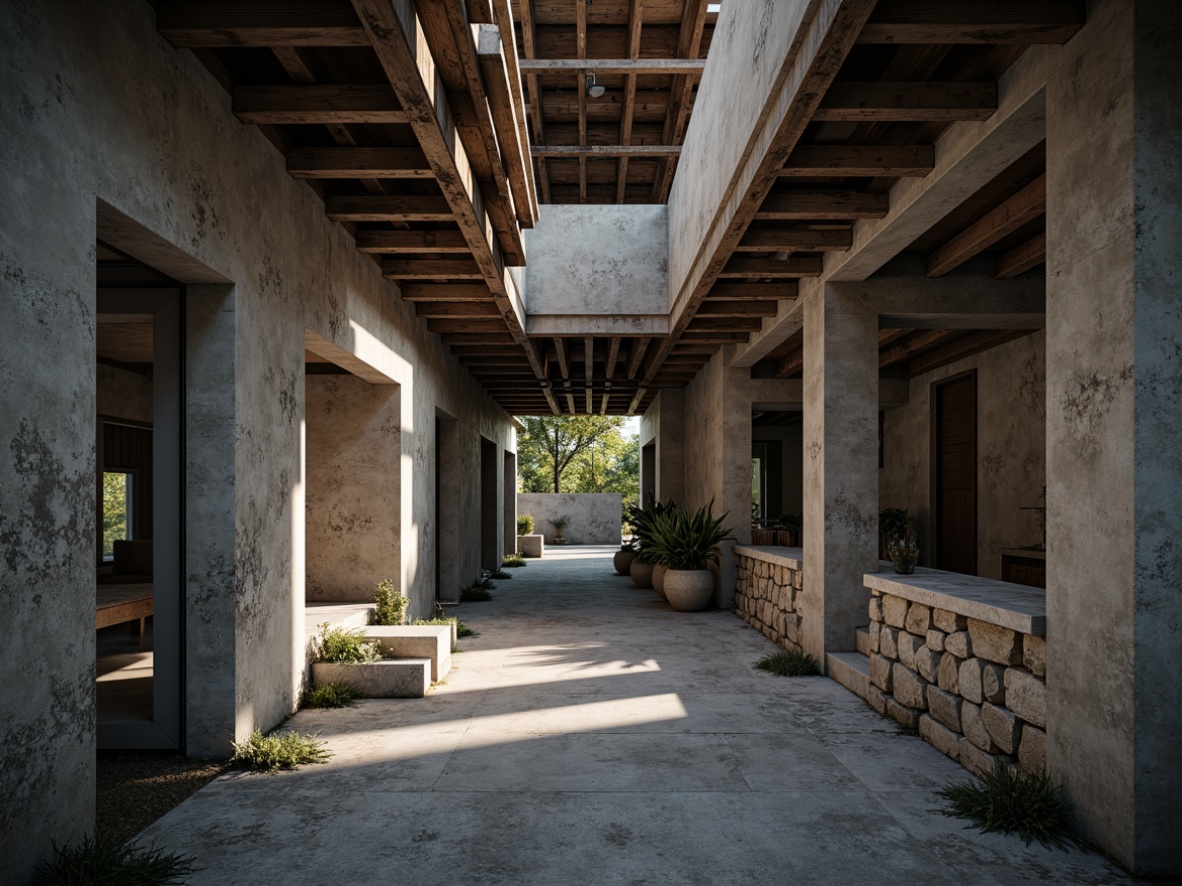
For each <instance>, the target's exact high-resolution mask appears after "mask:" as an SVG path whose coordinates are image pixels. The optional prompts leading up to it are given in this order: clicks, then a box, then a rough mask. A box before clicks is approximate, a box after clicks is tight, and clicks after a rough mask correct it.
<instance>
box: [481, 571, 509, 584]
mask: <svg viewBox="0 0 1182 886" xmlns="http://www.w3.org/2000/svg"><path fill="white" fill-rule="evenodd" d="M486 574H487V575H488V577H489V578H495V579H496V580H497V581H504V580H505V579H507V578H512V577H513V573H511V572H506V571H505V570H504V569H496V570H493V571H491V572H488V573H486Z"/></svg>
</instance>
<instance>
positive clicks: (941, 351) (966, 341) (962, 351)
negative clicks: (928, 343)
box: [903, 329, 1034, 378]
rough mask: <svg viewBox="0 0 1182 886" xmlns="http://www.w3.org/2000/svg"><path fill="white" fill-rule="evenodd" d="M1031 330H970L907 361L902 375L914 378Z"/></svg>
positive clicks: (994, 346) (1020, 336)
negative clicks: (948, 342)
mask: <svg viewBox="0 0 1182 886" xmlns="http://www.w3.org/2000/svg"><path fill="white" fill-rule="evenodd" d="M1033 331H1034V330H1032V329H982V330H978V331H976V332H970V333H969V334H968V335H966V336H963V337H962V338H959V339H957V340H956V341H953V342H951V343H950V344H947V345H944V346H943V347H936V348H933V349H932V350H930V351H928V352H927V353H924V354H919V355H917V356H916V357H914V358H913V359H911V360H910V361H908V363H907V365H906V366H904V367H903V377H904V378H915V377H916V376H918V375H923V374H924V373H925V372H931V371H932V370H933V369H939V368H940V367H941V366H947V365H948V364H949V363H954V362H956V361H957V360H963V359H965V358H966V357H972V356H973V355H974V354H979V353H981V352H982V351H987V350H989V349H990V348H996V347H997V346H998V345H1001V344H1005V343H1006V342H1008V341H1013V340H1014V339H1017V338H1022V337H1023V336H1026V335H1030V333H1031V332H1033Z"/></svg>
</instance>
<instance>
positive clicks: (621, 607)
mask: <svg viewBox="0 0 1182 886" xmlns="http://www.w3.org/2000/svg"><path fill="white" fill-rule="evenodd" d="M611 554H612V551H611V549H608V548H601V549H598V550H595V549H579V548H574V549H571V548H567V549H564V550H561V551H554V552H553V554H552V556H551V557H550V558H549V559H547V560H546V561H545V562H531V563H530V565H529V566H528V567H527V568H526V569H519V570H516V571H515V572H514V578H513V581H510V582H504V583H503V584H501V585H500V586H499V588H498V590H497V593H496V598H495V599H494V600H493V601H492V602H490V603H480V604H471V605H466V606H462V607H461V610H460V615H461V617H462V618H463V619H464V621H465V622H467V623H468V624H471V625H472V626H473V627H475V628H476V629H477V631H479V635H478V636H476V637H473V638H470V639H466V640H463V641H461V647H462V649H463V650H464V651H463V652H462V653H461V654H459V655H458V656H456V660H455V666H454V668H453V670H452V673H451V675H450V676H449V677H448V679H447V681H446V683H444V684H443V685H441V686H437V687H435V688H434V689H433V690H432V691H431V692H430V693H429V695H428V696H427V697H426V698H424V699H417V700H407V701H384V700H381V701H379V700H374V701H365V702H361V703H360V704H358V705H357V706H356V707H354V708H351V709H344V710H337V711H315V710H308V711H301V712H300V713H299V714H297V715H296V717H295V718H294V719H293V720H292V721H291V723H290V724H289V725H290V726H291V727H293V728H296V729H299V730H301V731H304V732H316V733H319V734H320V736H321V738H323V739H325V740H326V741H327V742H328V744H329V747H330V748H331V749H332V750H333V752H334V754H335V756H334V757H333V758H332V760H330V761H329V763H327V764H326V765H323V766H311V767H307V768H305V769H302V770H299V771H296V772H287V773H280V774H277V775H274V776H229V777H226V778H222V779H219V780H218V781H215V782H214V783H212V784H211V785H209V786H207V787H206V788H204V789H203V790H201V791H199V792H198V793H197V794H196V795H195V796H193V797H192V798H190V799H189V800H187V801H186V802H185V803H183V804H182V805H181V806H179V807H178V808H177V809H175V810H173V811H172V812H171V813H169V814H168V815H167V816H165V818H163V819H161V820H160V821H159V822H157V823H156V824H155V825H153V826H152V827H151V828H149V829H148V830H147V831H146V832H145V833H144V834H143V837H144V839H146V840H154V841H157V842H159V843H160V844H162V845H163V846H165V847H166V848H169V849H176V850H183V851H185V852H191V853H194V854H196V856H197V863H198V865H200V866H201V867H202V868H204V870H202V871H201V872H199V873H198V874H197V875H196V876H195V877H193V878H192V880H191V881H190V882H191V883H192V884H193V886H205V884H221V883H228V882H237V881H238V880H239V879H240V878H241V872H242V871H244V870H249V871H250V872H251V879H252V881H254V882H257V883H258V884H260V886H268V884H280V883H282V884H285V886H286V884H291V886H303V884H321V883H325V882H330V881H331V882H341V883H345V882H350V883H351V882H362V881H365V880H366V879H367V878H369V879H372V873H373V871H374V870H379V869H387V868H388V869H391V870H393V869H396V870H397V871H398V881H399V882H400V883H407V884H430V883H437V882H439V878H440V872H441V871H446V872H447V876H448V877H450V878H451V879H452V880H454V881H455V882H462V883H512V884H514V886H535V884H537V886H541V884H545V886H552V884H555V883H590V882H595V883H660V884H691V883H711V884H714V883H718V884H723V883H736V884H737V883H743V884H783V883H784V882H802V883H810V884H818V886H829V884H850V883H875V882H877V883H921V884H933V886H935V884H942V883H962V884H965V886H986V884H989V886H993V884H1001V883H1006V884H1009V883H1024V882H1033V881H1034V880H1036V879H1037V880H1038V881H1039V882H1047V883H1057V884H1071V886H1101V884H1103V886H1115V884H1123V883H1126V882H1129V881H1128V879H1127V878H1125V877H1123V876H1122V875H1121V874H1120V872H1119V871H1117V870H1116V869H1115V868H1114V867H1113V866H1112V865H1111V864H1109V863H1108V862H1106V861H1105V860H1104V859H1102V858H1100V857H1099V856H1097V855H1094V854H1091V853H1087V852H1083V851H1081V850H1072V851H1070V852H1067V853H1064V852H1060V851H1058V850H1051V849H1043V848H1041V847H1040V846H1039V845H1038V844H1037V843H1036V844H1034V845H1032V846H1026V845H1024V844H1023V843H1022V841H1021V840H1020V839H1019V838H1018V837H1017V836H1005V835H1000V834H979V833H976V832H975V831H966V830H964V827H963V826H964V822H962V821H959V820H957V819H951V818H946V817H944V816H943V815H941V814H940V813H939V811H938V809H939V804H940V801H939V800H938V799H937V798H936V796H935V794H934V791H935V790H936V789H937V788H938V787H940V786H941V785H943V784H944V783H945V782H947V781H951V780H956V781H962V780H964V779H965V773H964V770H963V769H961V768H960V767H959V766H958V765H957V764H956V763H954V762H953V761H951V760H949V759H948V758H946V757H945V756H943V755H942V754H941V753H940V752H939V751H937V750H936V749H935V748H932V747H931V746H929V745H927V744H926V743H925V742H923V741H922V740H921V739H919V738H913V737H908V736H905V735H901V734H899V732H898V731H897V729H896V728H895V726H894V724H893V723H890V722H888V721H886V720H884V719H882V718H881V717H879V716H878V715H876V714H875V713H873V712H872V711H871V710H870V709H869V708H867V707H866V706H865V705H864V704H863V703H862V702H861V701H860V700H858V699H857V698H856V697H855V696H853V695H852V694H851V693H849V692H847V691H846V690H844V689H843V688H841V687H840V686H839V685H837V684H836V683H834V682H832V681H830V680H827V679H824V678H819V677H812V678H800V679H781V678H776V677H772V676H770V675H768V674H764V673H761V672H758V671H755V670H753V669H752V665H753V664H754V663H755V662H756V661H757V660H758V659H759V658H760V657H761V656H762V655H764V654H765V653H767V652H770V651H773V650H774V648H775V647H774V646H773V645H772V644H771V643H770V642H769V641H767V640H765V639H764V638H763V637H762V636H761V635H760V634H758V633H757V632H756V631H754V630H752V629H751V628H749V627H747V626H746V625H745V624H743V623H742V622H741V621H740V620H739V619H738V618H736V617H734V616H733V615H730V614H728V613H722V612H703V613H675V612H673V611H671V610H670V609H669V607H668V606H667V605H666V604H664V603H663V602H661V601H660V600H658V599H657V598H656V597H655V595H652V594H643V593H638V592H637V591H636V590H635V589H633V588H632V587H631V583H630V582H629V580H628V579H627V578H626V577H624V576H616V575H613V574H612V569H611ZM786 761H787V762H786ZM494 811H495V812H494ZM391 822H398V823H400V824H399V826H397V827H391ZM346 844H347V845H357V846H364V847H366V848H365V851H364V852H341V851H340V848H341V846H342V845H346ZM277 854H278V855H277ZM276 857H283V858H290V859H293V861H292V863H290V864H276V863H275V859H276Z"/></svg>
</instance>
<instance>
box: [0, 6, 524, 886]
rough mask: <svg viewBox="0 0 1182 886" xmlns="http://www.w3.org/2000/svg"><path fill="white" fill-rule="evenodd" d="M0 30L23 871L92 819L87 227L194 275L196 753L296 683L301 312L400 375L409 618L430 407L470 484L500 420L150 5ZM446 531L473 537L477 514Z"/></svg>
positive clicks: (419, 581)
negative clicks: (167, 32) (168, 37)
mask: <svg viewBox="0 0 1182 886" xmlns="http://www.w3.org/2000/svg"><path fill="white" fill-rule="evenodd" d="M0 46H3V47H4V51H3V53H2V54H0V80H2V81H3V82H4V83H5V84H6V88H5V89H4V90H0V124H2V126H3V130H4V132H5V138H4V139H3V140H0V158H2V159H3V161H4V163H5V165H6V167H7V168H9V169H12V170H19V174H14V175H12V176H10V177H8V178H6V179H5V180H4V181H3V183H2V184H0V269H2V273H0V299H2V301H3V304H4V307H5V322H4V323H3V324H0V353H2V354H3V357H2V358H0V380H2V382H3V385H2V392H0V414H3V415H4V416H5V421H4V422H3V425H2V426H0V451H2V452H3V453H4V455H3V457H2V458H0V546H2V552H0V553H2V555H3V558H4V561H5V564H6V565H5V569H4V573H3V582H2V586H0V603H2V604H3V607H4V611H5V614H6V632H5V644H4V647H3V653H2V654H0V658H2V660H3V664H4V667H5V669H6V672H7V673H9V674H10V675H11V676H12V678H13V679H12V680H11V681H10V685H11V686H13V687H17V686H19V691H17V690H12V691H9V692H5V693H3V694H0V723H2V724H3V727H2V730H3V734H2V736H0V747H2V748H3V750H2V751H0V754H2V757H0V792H2V793H3V795H4V796H5V798H6V802H5V804H4V810H3V812H2V813H0V844H3V845H4V846H6V847H17V848H16V850H15V851H14V853H13V854H11V855H8V857H7V858H6V860H5V863H6V865H7V866H8V867H9V868H10V869H12V870H27V869H29V868H30V866H31V865H32V863H33V861H34V860H35V859H36V858H37V857H39V856H41V855H42V854H43V853H44V852H46V851H47V850H48V848H49V843H50V840H51V839H53V840H56V841H57V842H58V843H59V844H61V843H65V842H69V841H71V840H73V839H76V838H78V837H80V836H81V835H82V834H83V833H86V832H88V831H90V830H91V829H92V827H93V814H94V807H93V796H94V754H95V712H94V697H95V692H94V676H95V675H94V633H93V631H94V559H93V558H94V541H93V539H94V536H95V528H94V527H95V515H94V504H93V499H94V471H95V463H94V459H95V450H94V421H95V413H96V407H97V402H96V369H95V293H94V290H95V237H96V230H97V229H98V228H99V227H100V221H103V223H106V222H109V221H110V219H112V218H118V219H124V220H129V224H128V225H126V226H125V227H124V229H123V230H128V229H130V228H136V229H138V230H141V231H146V232H148V233H149V234H150V235H151V237H150V238H149V239H150V242H148V241H145V242H146V243H147V244H148V245H146V246H145V245H144V244H143V243H141V246H143V250H142V251H141V254H140V255H138V256H137V257H140V258H142V259H144V260H146V261H147V262H148V263H149V264H156V265H157V266H159V265H160V264H161V263H164V264H170V263H171V265H172V266H171V267H160V270H163V271H166V272H168V273H170V274H171V275H172V276H174V277H176V278H177V279H179V280H181V281H182V282H185V283H190V284H196V285H191V286H190V287H189V292H188V297H187V300H188V305H187V311H188V343H189V348H190V357H191V358H192V359H190V364H189V369H188V379H187V381H188V402H187V409H188V414H189V429H190V435H189V443H188V451H189V454H190V457H192V456H193V455H194V454H195V453H202V454H204V455H206V456H209V458H208V459H205V460H203V461H202V463H201V464H199V465H193V464H191V465H190V476H189V491H188V495H189V500H188V502H187V509H188V513H189V520H188V537H187V539H186V547H187V549H188V551H189V556H188V562H187V564H186V566H187V568H186V575H187V576H188V591H187V624H188V647H187V648H188V653H189V661H188V665H189V667H188V671H189V683H190V693H189V703H188V751H189V752H190V753H193V754H198V755H211V756H216V755H223V754H226V753H228V751H229V740H230V739H231V738H234V737H237V738H242V737H244V736H245V735H246V734H247V733H248V732H249V730H250V729H251V728H253V727H261V728H264V729H266V728H269V727H271V726H273V725H274V724H275V723H277V722H279V721H280V720H281V719H282V718H283V717H284V716H286V715H287V714H288V713H289V712H290V711H291V710H292V709H293V707H294V705H295V701H296V698H297V694H298V692H299V689H300V680H301V675H302V667H301V665H302V659H303V654H304V653H303V649H304V644H303V640H304V638H303V620H302V610H303V575H302V568H301V567H300V566H299V564H300V563H301V562H302V559H303V552H302V550H301V549H300V546H301V544H302V542H301V539H302V534H303V533H302V529H301V528H300V525H299V524H302V522H303V513H302V509H301V508H298V504H299V502H300V501H301V496H302V488H301V487H302V482H303V478H302V477H301V474H300V439H301V422H302V421H303V416H304V378H303V374H304V354H305V350H304V349H305V332H306V330H311V331H312V332H313V333H315V334H316V335H317V336H319V337H320V339H322V340H323V341H325V342H328V343H329V344H330V345H331V346H332V348H335V349H336V350H337V351H338V352H339V354H340V355H341V356H342V357H343V358H350V359H352V360H354V361H356V363H357V365H358V366H359V367H363V368H366V369H365V371H371V370H372V371H373V372H374V373H377V374H380V375H382V376H384V377H386V378H388V379H389V380H390V381H393V382H394V383H396V384H398V385H400V386H401V389H402V398H401V399H402V407H401V428H400V434H401V447H402V451H401V457H400V462H401V465H402V484H401V493H400V494H401V501H400V502H398V503H396V504H394V505H393V506H396V507H400V508H401V510H402V513H403V515H404V519H403V521H402V528H401V539H400V550H401V564H400V573H401V574H400V576H399V577H400V580H401V584H402V586H403V590H404V592H405V593H407V594H408V595H410V596H411V598H412V606H411V610H412V611H411V614H412V616H416V615H424V614H429V612H430V610H431V608H432V606H433V602H434V577H433V576H434V562H433V560H434V545H435V537H436V532H437V526H436V521H435V514H434V504H433V503H434V485H435V474H434V453H435V449H434V431H433V428H434V426H435V425H434V421H435V416H436V410H437V409H440V410H444V411H446V412H447V413H448V414H450V415H452V416H454V417H455V418H456V419H457V420H458V421H459V423H460V427H461V435H462V439H461V445H460V452H461V455H460V464H459V465H458V466H457V470H458V471H459V472H460V473H461V475H462V476H464V477H468V478H470V479H471V482H470V483H469V484H468V485H469V486H471V487H476V486H477V485H478V484H477V482H476V479H475V478H476V477H477V476H478V469H479V450H480V446H479V440H480V437H481V436H482V435H483V436H484V437H486V438H488V439H489V440H493V441H495V442H496V445H497V447H498V452H503V451H505V450H507V449H512V448H513V447H514V435H513V426H512V424H511V420H510V418H509V417H508V416H507V415H506V414H505V413H504V412H503V411H502V410H501V409H500V408H499V407H497V406H496V405H495V404H494V403H493V401H492V400H491V399H490V398H489V397H488V396H487V395H485V394H484V393H483V392H481V390H480V389H479V387H478V386H477V384H476V383H475V381H474V380H473V379H472V378H471V376H470V375H469V374H468V373H466V372H465V371H464V370H463V369H462V368H461V367H460V366H459V364H458V363H457V362H456V361H455V359H454V358H453V357H452V356H451V355H450V354H449V353H448V352H447V351H446V349H445V348H444V347H443V346H442V344H441V343H440V341H439V339H438V336H435V335H433V334H431V333H429V332H427V330H426V328H425V326H424V325H423V324H422V323H421V322H420V321H418V320H416V319H415V317H414V312H413V309H412V307H411V306H410V305H407V304H404V303H402V302H401V301H400V299H399V298H398V289H397V287H396V286H395V285H394V284H392V283H389V282H386V281H385V280H383V279H382V276H381V272H380V268H379V267H378V265H377V264H376V263H375V262H373V261H371V260H370V259H368V258H365V257H363V256H360V255H358V253H357V252H356V249H355V247H354V244H353V241H352V238H351V237H350V236H349V234H348V232H347V231H346V230H345V229H344V228H343V227H341V226H340V225H338V224H336V223H334V222H331V221H329V220H328V219H327V218H326V217H325V215H324V207H323V204H322V203H321V201H320V199H319V198H318V197H317V196H316V194H315V193H314V192H313V191H312V189H311V188H309V187H308V186H306V185H305V184H302V183H300V182H298V181H295V180H293V179H292V178H291V177H290V176H289V175H288V174H287V172H286V170H285V168H284V162H283V158H282V156H281V155H280V154H279V152H278V151H276V149H275V148H274V147H273V146H272V145H271V144H270V143H269V142H268V141H267V140H266V138H265V137H264V136H263V135H262V133H260V132H259V131H258V130H257V129H256V128H254V127H251V126H245V125H243V124H241V123H239V122H238V121H237V120H236V119H235V118H234V117H233V115H232V114H231V113H230V96H229V95H228V93H226V91H225V90H224V89H222V87H221V86H220V85H219V84H218V83H217V82H216V81H215V80H214V78H213V77H212V76H211V75H210V74H209V72H208V71H206V70H205V68H204V67H203V66H202V65H201V64H200V63H199V62H198V60H197V59H196V57H195V56H194V55H193V54H191V53H189V52H179V51H177V50H174V49H173V48H172V47H171V46H169V45H168V44H167V43H166V42H165V41H164V39H163V38H162V37H161V36H160V35H159V34H158V33H157V32H156V30H155V23H154V16H153V11H152V8H151V7H150V6H149V5H148V4H145V3H141V2H138V0H122V2H110V3H103V4H92V3H85V2H63V3H57V4H48V5H47V4H41V3H33V2H15V3H9V4H5V5H4V7H3V10H2V11H0ZM116 227H119V226H118V225H116ZM108 235H109V236H118V235H119V231H114V232H113V233H111V234H108ZM120 243H122V245H121V246H120ZM120 243H114V244H113V245H117V246H120V248H123V249H124V251H127V252H130V253H131V254H133V255H136V252H137V249H138V247H137V246H136V244H135V243H131V242H125V241H122V240H121V241H120ZM154 259H155V260H154ZM173 259H175V261H173ZM206 419H208V420H209V421H210V423H209V424H206V423H205V420H206ZM198 475H200V476H201V478H202V479H204V480H207V481H208V483H207V484H204V485H203V484H198V483H196V482H195V480H196V479H197V476H198ZM195 517H200V518H202V519H201V521H197V520H195V519H194V518H195ZM458 535H459V537H460V539H461V540H462V543H461V544H460V545H459V548H460V550H461V551H473V550H474V551H477V552H478V551H479V543H478V540H479V517H478V513H477V514H476V515H474V513H473V509H466V510H461V519H460V525H459V527H458ZM465 556H467V555H466V554H465ZM470 565H471V567H472V568H471V569H470V570H469V571H471V572H473V573H475V572H477V571H478V569H479V564H478V560H477V562H475V563H474V564H470ZM47 650H49V652H47ZM204 684H209V685H210V686H213V687H215V688H213V689H209V688H207V686H206V685H204Z"/></svg>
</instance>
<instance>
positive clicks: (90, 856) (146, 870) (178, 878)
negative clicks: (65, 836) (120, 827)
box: [33, 837, 200, 886]
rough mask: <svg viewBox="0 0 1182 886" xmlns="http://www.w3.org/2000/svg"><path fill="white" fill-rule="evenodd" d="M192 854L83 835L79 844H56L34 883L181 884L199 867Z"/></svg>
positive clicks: (40, 885) (85, 885)
mask: <svg viewBox="0 0 1182 886" xmlns="http://www.w3.org/2000/svg"><path fill="white" fill-rule="evenodd" d="M193 861H194V859H193V856H191V855H180V854H179V853H176V852H165V851H164V850H163V849H157V848H156V847H155V846H148V847H144V846H140V845H138V844H136V843H124V842H122V841H121V840H119V839H116V838H112V837H83V838H82V842H80V843H78V844H77V845H73V846H70V845H67V846H61V847H59V846H58V845H57V844H56V843H54V844H53V853H52V855H51V856H50V858H48V859H46V860H43V861H42V862H41V863H40V864H39V865H38V866H37V871H36V873H35V875H34V877H35V879H34V880H33V883H34V886H91V884H96V883H97V884H102V883H109V884H111V886H116V884H118V886H181V884H183V883H184V882H185V878H186V877H188V876H190V875H191V874H195V873H196V872H197V871H198V870H200V868H197V867H194V865H193Z"/></svg>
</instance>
